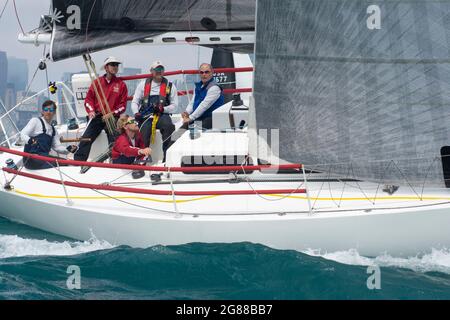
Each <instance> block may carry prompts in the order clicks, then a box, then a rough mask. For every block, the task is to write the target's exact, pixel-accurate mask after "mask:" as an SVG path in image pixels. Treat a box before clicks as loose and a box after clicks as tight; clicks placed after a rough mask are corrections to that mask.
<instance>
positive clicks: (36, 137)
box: [20, 100, 77, 170]
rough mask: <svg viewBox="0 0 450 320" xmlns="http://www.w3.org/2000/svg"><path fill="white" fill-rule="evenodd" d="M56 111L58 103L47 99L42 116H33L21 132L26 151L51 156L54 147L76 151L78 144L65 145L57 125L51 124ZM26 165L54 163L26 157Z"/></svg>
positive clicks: (59, 151)
mask: <svg viewBox="0 0 450 320" xmlns="http://www.w3.org/2000/svg"><path fill="white" fill-rule="evenodd" d="M55 112H56V104H55V103H54V102H53V101H51V100H47V101H45V102H44V103H43V105H42V112H41V115H42V116H41V117H39V118H32V119H31V120H30V121H29V122H28V124H27V125H26V126H25V128H23V129H22V131H21V132H20V137H21V138H22V141H25V142H26V144H25V147H24V152H27V153H32V154H38V155H41V156H46V157H48V156H49V153H50V151H51V150H52V149H53V150H54V151H56V152H57V153H61V154H68V153H69V152H71V153H74V152H75V151H76V150H77V146H75V145H71V146H69V147H67V148H66V147H64V145H62V144H61V142H60V136H59V134H58V132H57V131H56V129H55V127H54V126H53V125H52V124H51V121H52V119H53V116H54V115H55ZM23 160H24V165H25V167H26V168H27V169H32V170H35V169H47V168H51V167H52V165H51V164H50V163H48V162H46V161H42V160H37V159H33V158H29V157H24V159H23Z"/></svg>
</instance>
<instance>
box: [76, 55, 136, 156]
mask: <svg viewBox="0 0 450 320" xmlns="http://www.w3.org/2000/svg"><path fill="white" fill-rule="evenodd" d="M119 64H121V62H120V61H119V60H118V59H117V58H115V57H108V58H106V59H105V61H104V63H103V68H104V69H105V72H106V73H105V74H104V75H103V76H101V77H99V78H98V79H97V80H96V81H94V82H93V83H92V84H91V86H90V87H89V91H88V93H87V95H86V99H85V100H84V106H85V108H86V112H87V114H88V118H89V120H90V122H89V125H88V127H87V128H86V130H85V131H84V133H83V136H82V138H90V141H89V140H88V141H83V140H82V142H81V143H80V145H79V147H78V151H77V152H76V153H75V155H74V159H75V160H79V161H86V160H87V159H88V157H89V152H90V151H91V146H92V144H93V143H94V141H95V139H97V137H98V135H99V134H100V132H101V131H102V130H105V131H106V134H107V136H108V142H109V143H110V144H111V143H113V142H114V135H113V134H114V133H112V132H108V130H106V129H105V126H106V123H105V121H107V120H108V119H110V118H111V117H114V118H115V119H114V121H113V122H114V124H115V123H117V119H118V118H119V116H120V115H121V114H122V113H123V112H125V109H126V108H127V98H128V89H127V86H126V84H125V82H124V81H123V80H121V79H119V78H117V77H116V74H117V72H118V71H119ZM102 92H103V93H104V94H105V97H106V100H107V104H106V103H105V102H104V101H103V99H99V98H100V97H103V93H102Z"/></svg>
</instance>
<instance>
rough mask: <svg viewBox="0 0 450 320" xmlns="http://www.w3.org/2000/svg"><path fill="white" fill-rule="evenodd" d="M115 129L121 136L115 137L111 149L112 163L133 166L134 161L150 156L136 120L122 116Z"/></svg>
mask: <svg viewBox="0 0 450 320" xmlns="http://www.w3.org/2000/svg"><path fill="white" fill-rule="evenodd" d="M117 129H118V130H119V131H120V132H121V135H120V136H119V137H117V139H116V141H115V142H114V146H113V148H112V159H113V163H119V164H133V163H134V162H135V160H136V159H138V160H139V159H142V158H144V157H148V156H149V155H150V154H151V149H150V148H148V147H145V145H144V141H143V140H142V136H141V134H140V133H139V127H138V124H137V121H136V120H134V119H133V118H130V117H129V116H128V115H122V116H121V117H120V119H119V121H117Z"/></svg>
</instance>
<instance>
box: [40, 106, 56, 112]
mask: <svg viewBox="0 0 450 320" xmlns="http://www.w3.org/2000/svg"><path fill="white" fill-rule="evenodd" d="M42 111H44V112H55V108H48V107H44V108H42Z"/></svg>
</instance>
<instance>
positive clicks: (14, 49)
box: [0, 0, 212, 91]
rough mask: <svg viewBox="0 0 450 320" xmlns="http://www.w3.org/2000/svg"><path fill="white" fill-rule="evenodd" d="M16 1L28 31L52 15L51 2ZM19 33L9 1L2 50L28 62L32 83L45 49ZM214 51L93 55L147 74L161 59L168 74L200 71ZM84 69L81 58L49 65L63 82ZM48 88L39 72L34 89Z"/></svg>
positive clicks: (0, 32) (145, 49)
mask: <svg viewBox="0 0 450 320" xmlns="http://www.w3.org/2000/svg"><path fill="white" fill-rule="evenodd" d="M6 2H7V0H0V13H1V10H2V9H3V7H4V5H5V3H6ZM15 2H16V7H17V12H18V16H19V20H20V22H21V24H22V26H23V29H24V30H25V32H27V31H30V30H32V29H35V28H37V27H38V25H39V19H40V16H41V15H43V14H48V11H49V8H50V0H16V1H15ZM19 33H21V29H20V27H19V23H18V21H17V18H16V15H15V11H14V6H13V0H9V1H8V3H7V6H6V9H5V12H4V13H3V16H2V17H1V18H0V39H1V40H0V51H6V53H7V55H8V57H10V56H14V57H16V58H23V59H27V60H28V68H29V81H30V80H31V77H32V75H33V74H34V72H35V70H36V68H37V65H38V64H39V61H40V59H41V58H42V57H43V50H44V46H43V45H41V46H38V47H36V46H35V45H33V44H21V43H20V42H19V41H18V40H17V36H18V34H19ZM47 49H48V46H47ZM211 52H212V50H211V49H208V48H199V47H197V46H193V45H182V44H177V45H169V46H151V45H128V46H122V47H118V48H114V49H109V50H104V51H100V52H97V53H94V54H92V55H91V56H92V58H93V60H94V62H95V63H96V65H97V66H98V65H101V63H102V62H103V60H104V59H105V58H106V57H108V56H110V55H113V56H115V57H117V58H119V59H120V60H122V61H123V63H124V64H123V66H124V67H128V68H140V69H142V71H143V72H145V73H147V71H148V70H149V67H150V65H151V63H152V62H153V61H155V60H161V61H162V62H163V63H164V65H165V67H166V70H167V71H170V70H179V69H196V68H197V66H198V62H199V60H200V62H202V61H210V59H211V58H210V57H211ZM199 58H200V59H199ZM84 70H85V65H84V62H83V59H82V58H81V57H76V58H71V59H67V60H63V61H58V62H47V71H48V75H49V80H50V81H55V80H60V79H61V75H62V74H63V73H64V72H79V71H84ZM97 71H98V70H97ZM45 86H46V78H45V71H38V73H37V75H36V78H35V80H34V81H33V83H32V86H31V90H33V91H39V90H41V89H43V88H44V87H45Z"/></svg>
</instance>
